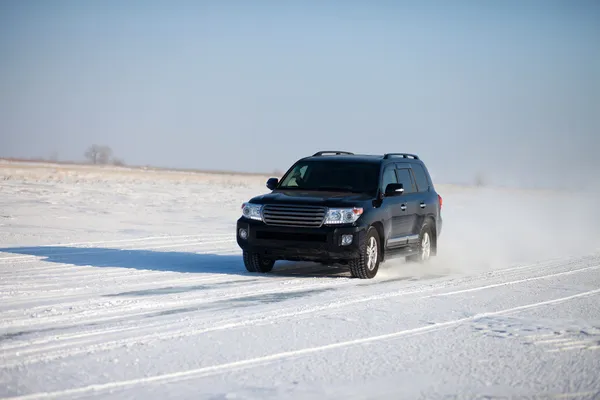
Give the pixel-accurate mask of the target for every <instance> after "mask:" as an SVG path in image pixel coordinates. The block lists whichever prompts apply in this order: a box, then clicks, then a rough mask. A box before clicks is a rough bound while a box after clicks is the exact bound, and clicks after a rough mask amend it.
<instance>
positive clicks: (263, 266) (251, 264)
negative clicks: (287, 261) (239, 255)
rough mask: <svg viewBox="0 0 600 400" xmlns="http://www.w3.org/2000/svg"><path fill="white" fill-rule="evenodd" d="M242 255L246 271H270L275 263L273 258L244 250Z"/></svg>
mask: <svg viewBox="0 0 600 400" xmlns="http://www.w3.org/2000/svg"><path fill="white" fill-rule="evenodd" d="M243 257H244V265H245V266H246V269H247V270H248V272H263V273H265V272H271V270H272V269H273V266H274V265H275V261H274V260H270V259H268V258H264V257H262V256H261V255H260V254H258V253H250V252H248V251H244V254H243Z"/></svg>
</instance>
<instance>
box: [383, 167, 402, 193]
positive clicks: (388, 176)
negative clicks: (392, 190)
mask: <svg viewBox="0 0 600 400" xmlns="http://www.w3.org/2000/svg"><path fill="white" fill-rule="evenodd" d="M390 183H398V177H397V176H396V170H395V169H394V167H388V168H386V169H385V170H384V171H383V181H382V183H381V186H382V187H381V190H383V191H385V188H386V187H387V185H389V184H390Z"/></svg>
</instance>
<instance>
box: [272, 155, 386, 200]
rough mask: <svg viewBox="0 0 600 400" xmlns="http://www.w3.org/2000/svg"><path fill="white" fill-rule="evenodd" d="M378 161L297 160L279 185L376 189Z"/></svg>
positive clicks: (332, 188) (364, 191)
mask: <svg viewBox="0 0 600 400" xmlns="http://www.w3.org/2000/svg"><path fill="white" fill-rule="evenodd" d="M378 177H379V165H378V164H376V163H369V162H357V161H338V160H318V161H314V160H313V161H303V162H300V163H298V164H296V165H295V166H294V167H293V169H292V170H291V171H290V172H289V173H288V174H287V175H286V176H285V177H284V178H283V180H282V181H281V184H280V185H279V186H278V189H285V190H289V189H297V190H320V191H343V192H355V193H373V192H375V191H376V190H377V182H378Z"/></svg>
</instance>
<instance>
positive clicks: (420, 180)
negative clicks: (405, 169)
mask: <svg viewBox="0 0 600 400" xmlns="http://www.w3.org/2000/svg"><path fill="white" fill-rule="evenodd" d="M412 169H413V172H414V173H415V180H416V181H417V188H418V190H419V192H426V191H427V190H428V189H429V181H427V175H425V170H424V169H423V167H422V166H421V165H419V164H413V165H412Z"/></svg>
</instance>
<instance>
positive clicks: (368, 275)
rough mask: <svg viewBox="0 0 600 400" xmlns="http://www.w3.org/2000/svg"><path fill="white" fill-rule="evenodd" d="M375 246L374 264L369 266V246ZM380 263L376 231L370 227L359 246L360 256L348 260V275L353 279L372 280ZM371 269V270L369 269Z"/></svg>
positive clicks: (379, 247) (378, 241)
mask: <svg viewBox="0 0 600 400" xmlns="http://www.w3.org/2000/svg"><path fill="white" fill-rule="evenodd" d="M373 245H374V246H375V252H376V253H375V259H374V264H369V253H370V248H371V246H373ZM380 262H381V240H380V239H379V234H378V233H377V229H375V228H374V227H370V228H369V229H368V230H367V235H366V236H365V239H364V241H363V243H361V244H360V256H359V257H358V258H355V259H353V260H350V262H349V266H350V273H351V274H352V277H353V278H360V279H372V278H374V277H375V275H377V271H378V270H379V264H380ZM369 267H371V268H369Z"/></svg>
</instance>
